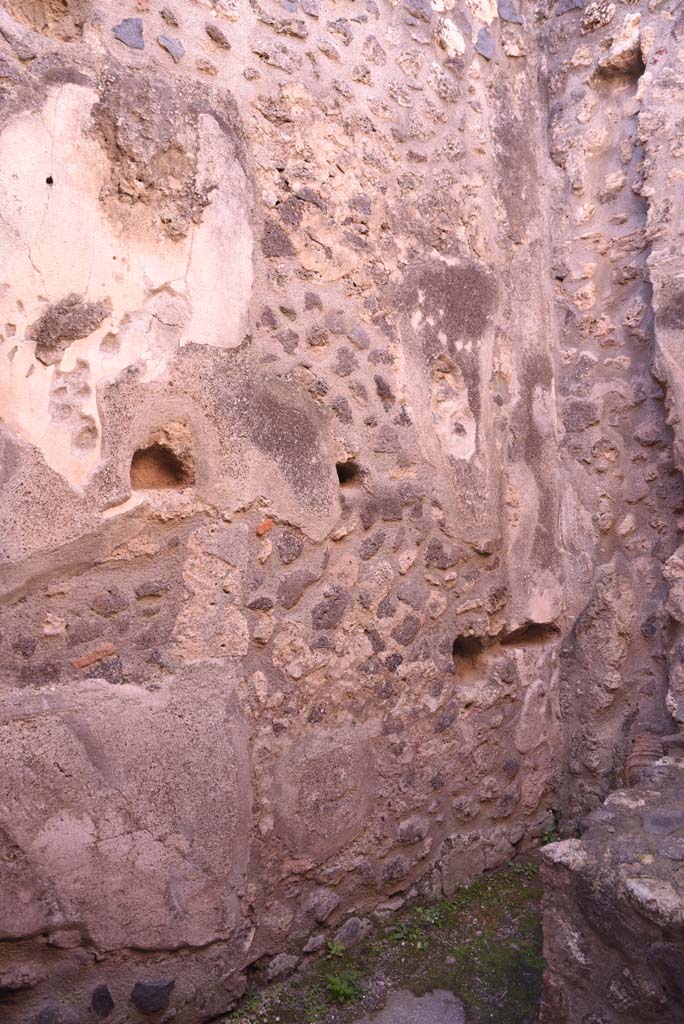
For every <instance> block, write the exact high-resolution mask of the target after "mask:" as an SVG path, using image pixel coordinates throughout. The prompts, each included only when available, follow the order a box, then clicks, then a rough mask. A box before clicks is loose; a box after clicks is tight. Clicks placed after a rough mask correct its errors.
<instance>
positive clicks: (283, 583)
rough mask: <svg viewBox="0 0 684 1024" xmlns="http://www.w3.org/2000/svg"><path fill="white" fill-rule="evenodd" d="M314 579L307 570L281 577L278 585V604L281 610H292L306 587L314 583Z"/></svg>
mask: <svg viewBox="0 0 684 1024" xmlns="http://www.w3.org/2000/svg"><path fill="white" fill-rule="evenodd" d="M315 579H316V577H315V576H313V575H312V573H310V572H309V571H308V570H307V569H302V570H295V571H294V572H291V573H288V574H287V575H286V576H283V577H282V578H281V580H280V582H279V584H278V602H279V604H281V605H282V607H283V608H287V609H288V610H289V609H290V608H294V606H295V605H296V604H297V602H298V601H300V600H301V598H302V597H303V596H304V593H305V591H306V589H307V587H310V586H311V584H312V583H314V582H315Z"/></svg>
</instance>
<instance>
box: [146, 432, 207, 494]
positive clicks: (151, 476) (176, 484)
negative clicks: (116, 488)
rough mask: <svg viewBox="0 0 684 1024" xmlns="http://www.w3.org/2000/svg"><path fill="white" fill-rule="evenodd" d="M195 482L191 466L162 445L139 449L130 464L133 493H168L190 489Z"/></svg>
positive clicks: (157, 444)
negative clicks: (185, 488)
mask: <svg viewBox="0 0 684 1024" xmlns="http://www.w3.org/2000/svg"><path fill="white" fill-rule="evenodd" d="M194 482H195V473H194V470H193V467H192V464H191V463H190V461H189V460H187V459H181V458H179V456H178V455H176V453H175V452H174V451H172V450H171V448H169V447H167V446H166V445H164V444H159V443H155V444H151V445H150V446H149V447H148V448H139V449H138V451H137V452H136V453H135V455H134V456H133V461H132V462H131V487H132V488H133V490H134V491H169V490H181V489H182V488H184V487H190V486H191V485H192V484H194Z"/></svg>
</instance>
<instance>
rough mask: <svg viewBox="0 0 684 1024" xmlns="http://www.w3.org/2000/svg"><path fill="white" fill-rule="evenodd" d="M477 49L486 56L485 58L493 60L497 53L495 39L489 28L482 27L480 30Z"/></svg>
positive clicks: (482, 55) (481, 54) (476, 44)
mask: <svg viewBox="0 0 684 1024" xmlns="http://www.w3.org/2000/svg"><path fill="white" fill-rule="evenodd" d="M475 49H476V50H477V52H478V53H479V54H480V56H481V57H484V58H485V60H491V59H492V58H493V56H494V53H495V48H494V39H493V37H492V34H491V32H490V31H489V29H488V28H481V29H480V31H479V32H478V34H477V41H476V43H475Z"/></svg>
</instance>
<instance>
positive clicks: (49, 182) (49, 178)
mask: <svg viewBox="0 0 684 1024" xmlns="http://www.w3.org/2000/svg"><path fill="white" fill-rule="evenodd" d="M54 183H55V179H54V178H53V177H52V175H51V174H48V176H47V178H46V179H45V184H46V185H54Z"/></svg>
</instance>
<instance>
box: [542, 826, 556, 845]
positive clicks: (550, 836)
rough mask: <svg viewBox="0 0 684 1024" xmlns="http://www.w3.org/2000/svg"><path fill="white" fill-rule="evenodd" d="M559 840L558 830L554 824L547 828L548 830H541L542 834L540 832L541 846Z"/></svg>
mask: <svg viewBox="0 0 684 1024" xmlns="http://www.w3.org/2000/svg"><path fill="white" fill-rule="evenodd" d="M559 841H560V836H559V835H558V830H557V829H556V826H555V825H554V826H553V828H551V829H549V831H548V832H542V834H541V845H542V846H548V845H549V843H557V842H559Z"/></svg>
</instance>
